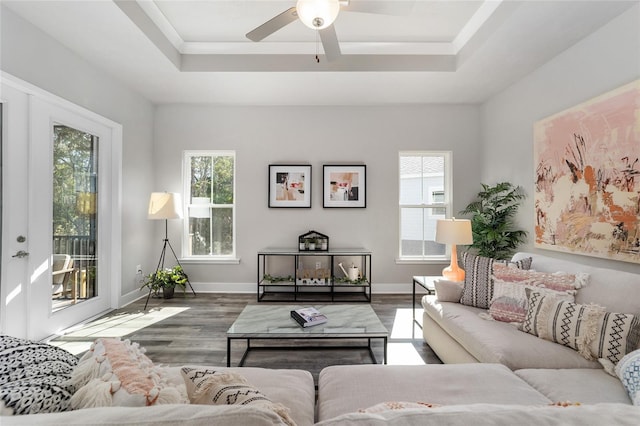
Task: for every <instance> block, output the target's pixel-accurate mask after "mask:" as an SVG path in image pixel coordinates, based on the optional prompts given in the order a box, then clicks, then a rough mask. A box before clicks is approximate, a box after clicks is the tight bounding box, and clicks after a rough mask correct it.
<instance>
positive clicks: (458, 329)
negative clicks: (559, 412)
mask: <svg viewBox="0 0 640 426" xmlns="http://www.w3.org/2000/svg"><path fill="white" fill-rule="evenodd" d="M422 306H423V308H424V310H425V313H426V314H427V315H429V316H430V317H431V318H433V320H434V321H435V322H436V323H437V324H438V325H439V326H440V327H442V329H443V330H444V331H446V332H447V333H448V334H449V335H450V336H451V337H452V338H453V339H455V340H456V341H457V342H458V343H460V345H461V346H463V347H464V348H465V349H466V350H467V351H468V352H469V353H470V354H471V355H473V356H474V357H475V358H476V359H478V361H480V362H485V363H500V364H504V365H506V366H507V367H509V368H511V369H513V370H518V369H522V368H601V366H600V364H599V363H598V362H597V361H588V360H586V359H585V358H583V357H582V356H580V354H578V353H577V352H576V351H574V350H573V349H571V348H567V347H565V346H562V345H559V344H557V343H553V342H549V341H547V340H543V339H540V338H538V337H536V336H533V335H530V334H527V333H524V332H522V331H520V330H518V329H517V328H516V327H514V326H513V325H510V324H508V323H504V322H499V321H489V320H485V319H482V318H480V317H479V316H478V314H480V313H482V312H487V311H486V310H485V309H479V308H473V307H471V306H465V305H461V304H459V303H447V302H442V303H441V302H438V301H437V300H436V298H435V296H424V297H423V299H422Z"/></svg>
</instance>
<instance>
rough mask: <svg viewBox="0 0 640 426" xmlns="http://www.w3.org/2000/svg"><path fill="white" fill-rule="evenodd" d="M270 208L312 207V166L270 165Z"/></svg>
mask: <svg viewBox="0 0 640 426" xmlns="http://www.w3.org/2000/svg"><path fill="white" fill-rule="evenodd" d="M269 207H294V208H295V207H297V208H310V207H311V166H310V165H275V164H271V165H269Z"/></svg>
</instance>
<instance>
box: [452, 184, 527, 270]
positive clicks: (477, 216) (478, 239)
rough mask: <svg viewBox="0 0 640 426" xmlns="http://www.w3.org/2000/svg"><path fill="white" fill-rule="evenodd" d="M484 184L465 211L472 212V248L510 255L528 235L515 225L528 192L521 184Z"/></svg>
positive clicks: (498, 256)
mask: <svg viewBox="0 0 640 426" xmlns="http://www.w3.org/2000/svg"><path fill="white" fill-rule="evenodd" d="M481 185H482V191H480V192H478V198H477V200H476V201H473V202H472V203H470V204H469V205H468V206H467V207H466V208H465V209H464V210H462V211H461V212H460V213H461V214H471V215H472V216H471V229H472V232H473V244H472V245H471V247H472V248H474V249H475V250H477V252H478V254H479V255H480V256H486V257H493V258H496V259H506V258H508V257H510V256H511V254H512V253H513V252H514V251H515V249H516V248H517V247H518V245H519V244H520V243H522V242H523V241H524V239H525V237H526V235H527V233H526V231H523V230H519V229H514V225H513V217H514V216H515V214H516V213H517V211H518V207H519V206H520V202H521V200H522V199H524V197H525V195H524V194H523V192H522V189H521V188H520V187H519V186H513V185H512V184H511V183H509V182H501V183H498V184H496V185H495V186H489V185H486V184H484V183H483V184H481Z"/></svg>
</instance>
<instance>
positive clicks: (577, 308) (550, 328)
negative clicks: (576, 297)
mask: <svg viewBox="0 0 640 426" xmlns="http://www.w3.org/2000/svg"><path fill="white" fill-rule="evenodd" d="M527 292H528V293H529V301H528V303H529V309H528V310H527V315H526V318H525V321H524V323H523V325H522V330H523V331H525V332H527V333H530V334H534V335H536V336H538V337H540V338H542V339H546V340H550V341H552V342H556V343H559V344H561V345H564V346H568V347H570V348H573V349H575V350H577V351H578V352H579V353H580V355H582V356H583V357H585V358H586V359H589V360H592V359H600V358H604V359H606V360H608V361H610V362H611V363H613V364H617V363H618V361H619V360H620V358H621V357H622V356H624V355H625V354H626V353H628V352H630V351H632V350H634V349H635V348H636V347H637V345H638V342H639V340H640V319H639V318H638V317H635V316H634V315H629V314H619V313H611V312H606V311H605V309H604V308H602V307H600V306H596V305H581V304H577V303H572V302H567V301H563V300H558V299H556V298H554V297H553V296H551V295H544V294H543V293H541V292H539V291H531V290H527Z"/></svg>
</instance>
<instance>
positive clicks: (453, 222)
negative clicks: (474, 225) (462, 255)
mask: <svg viewBox="0 0 640 426" xmlns="http://www.w3.org/2000/svg"><path fill="white" fill-rule="evenodd" d="M436 242H438V243H441V244H450V245H451V264H450V265H449V266H447V267H446V268H444V269H443V270H442V276H443V277H444V278H446V279H447V280H449V281H464V269H462V268H460V266H458V251H457V250H456V245H457V244H462V245H469V244H473V234H472V232H471V221H470V220H468V219H456V218H455V217H454V218H451V219H439V220H438V223H437V225H436Z"/></svg>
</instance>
